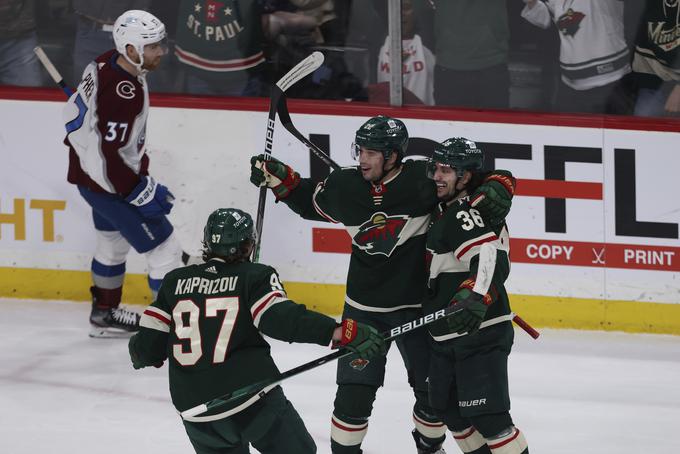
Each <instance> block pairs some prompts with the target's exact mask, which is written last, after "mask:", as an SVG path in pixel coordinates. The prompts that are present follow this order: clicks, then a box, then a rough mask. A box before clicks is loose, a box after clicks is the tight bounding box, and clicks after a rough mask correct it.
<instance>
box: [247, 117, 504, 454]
mask: <svg viewBox="0 0 680 454" xmlns="http://www.w3.org/2000/svg"><path fill="white" fill-rule="evenodd" d="M407 146H408V131H407V130H406V125H404V123H403V122H402V121H401V120H398V119H396V118H390V117H386V116H382V115H380V116H377V117H373V118H371V119H369V120H368V121H367V122H366V123H364V124H363V125H362V126H361V127H360V128H359V129H358V130H357V132H356V135H355V139H354V146H353V148H352V152H353V157H354V158H355V159H356V160H357V161H358V162H359V165H358V166H356V167H346V168H342V169H340V170H337V171H333V172H331V174H330V175H329V176H328V178H326V180H325V181H323V182H322V183H319V184H318V185H317V184H316V182H314V181H313V180H311V179H308V178H305V179H301V178H300V175H299V174H298V173H297V172H295V171H294V170H293V169H291V168H290V167H289V166H287V165H285V164H283V163H282V162H279V161H276V160H269V161H265V160H264V157H263V156H262V155H260V156H253V157H252V158H251V178H250V179H251V182H252V183H253V184H255V185H256V186H265V185H266V186H268V187H270V188H271V189H272V191H273V192H274V194H275V195H276V198H277V200H280V201H283V202H284V203H285V204H286V205H288V206H289V207H290V208H291V209H292V210H293V211H295V212H296V213H298V214H299V215H300V216H302V217H303V218H305V219H312V220H319V221H327V222H333V223H342V224H344V226H345V228H346V229H347V232H348V233H349V236H350V237H351V238H352V255H351V258H350V265H349V271H348V273H347V293H346V296H345V306H344V311H343V316H344V317H350V318H353V319H355V320H359V321H361V322H364V323H367V324H369V325H370V326H373V327H375V328H376V329H377V330H378V331H388V330H390V329H392V328H394V327H395V326H399V325H401V324H403V323H405V322H408V321H410V320H413V319H416V318H418V317H420V316H422V312H421V310H422V309H421V303H422V299H423V292H424V288H425V282H426V273H425V259H424V257H425V238H426V233H427V228H428V226H429V224H430V214H431V212H432V210H433V209H434V208H435V206H436V205H437V193H436V187H435V185H434V183H433V181H432V180H430V179H428V178H427V176H426V173H425V169H426V162H425V161H413V160H409V161H403V158H404V156H405V155H406V149H407ZM506 173H507V172H503V171H496V173H495V174H491V175H490V176H488V178H487V180H486V181H485V182H484V184H483V185H481V186H480V187H479V189H478V191H477V193H476V194H475V200H474V202H473V203H474V204H475V205H476V207H477V208H478V209H479V210H480V212H481V213H482V216H484V217H485V218H486V219H487V220H488V221H489V222H502V220H503V218H504V217H505V215H506V214H507V212H508V210H509V209H510V204H511V198H512V190H513V189H512V187H508V186H505V185H503V184H502V183H501V182H500V181H499V179H502V178H505V177H504V175H505V174H506ZM394 343H395V344H396V345H397V348H398V349H399V353H400V354H401V356H402V358H403V360H404V365H405V366H406V370H407V373H408V380H409V384H410V386H411V387H412V389H413V392H414V395H415V400H416V402H415V405H414V406H413V410H412V411H413V413H412V415H413V421H414V423H415V429H414V431H413V436H414V438H415V441H416V451H417V452H418V453H419V454H421V453H422V454H427V453H443V452H444V451H443V449H442V448H441V445H442V443H443V441H444V437H445V433H446V427H445V426H444V424H442V423H441V422H440V421H439V419H438V418H437V416H435V415H434V414H433V410H432V408H431V407H430V405H429V403H428V399H427V384H426V378H427V373H428V368H429V350H430V346H429V340H428V338H427V332H426V331H425V330H415V331H413V332H412V333H409V334H407V335H405V336H401V337H399V338H398V339H396V340H395V342H394ZM385 364H386V358H385V357H384V356H382V357H376V358H375V359H373V360H372V361H370V362H369V363H368V364H360V365H359V364H356V363H355V362H354V363H353V362H352V360H351V359H350V360H340V361H338V373H337V383H338V390H337V393H336V396H335V403H334V409H333V416H332V426H331V449H332V452H333V453H334V454H359V453H360V452H361V443H362V441H363V439H364V437H365V436H366V433H367V432H368V419H369V417H370V415H371V411H372V409H373V401H374V400H375V395H376V392H377V390H378V388H379V387H380V386H382V385H383V381H384V377H385Z"/></svg>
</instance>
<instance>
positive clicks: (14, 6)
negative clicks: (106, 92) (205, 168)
mask: <svg viewBox="0 0 680 454" xmlns="http://www.w3.org/2000/svg"><path fill="white" fill-rule="evenodd" d="M128 9H143V10H147V11H149V12H151V13H153V14H154V15H156V16H157V17H159V18H160V19H161V20H162V21H163V22H164V23H165V24H166V27H167V31H168V51H169V53H170V54H171V56H170V58H167V59H165V60H164V62H163V67H162V69H161V70H159V71H156V72H155V73H154V74H152V75H150V77H149V87H150V89H151V91H152V92H163V93H186V94H194V95H216V96H267V95H268V90H269V87H270V86H271V85H272V84H273V83H274V82H275V81H276V80H277V79H278V78H279V77H280V76H281V75H283V74H285V73H286V72H287V71H288V70H289V69H290V68H291V67H292V66H294V65H295V64H296V63H297V62H298V61H299V60H301V59H302V58H304V57H305V56H306V55H308V54H309V53H310V52H312V51H314V50H319V51H321V52H323V53H324V55H325V57H326V59H325V63H324V65H323V66H322V67H321V68H320V69H319V70H317V71H316V72H315V73H314V74H313V76H312V77H310V78H307V79H306V80H305V81H304V82H303V83H301V84H299V85H296V86H295V87H293V89H292V91H291V93H290V96H292V97H301V98H311V99H335V100H347V101H356V102H372V103H388V102H389V80H390V70H391V68H390V51H391V49H390V40H389V36H388V23H387V17H388V14H387V10H388V0H220V1H218V0H120V1H115V2H113V1H107V0H3V1H0V84H3V85H26V86H41V85H45V86H49V85H51V82H50V80H49V78H48V76H47V74H46V73H44V71H43V70H42V68H41V67H40V65H39V63H38V62H37V60H36V59H35V57H34V55H33V52H32V50H33V48H34V47H35V46H36V45H37V44H39V45H41V46H42V47H43V48H44V49H45V51H46V52H47V54H48V55H49V56H50V57H51V58H52V60H53V61H54V63H55V65H56V66H57V67H58V68H59V69H60V70H61V72H62V73H63V74H65V75H66V77H67V79H68V80H70V81H77V80H79V79H80V76H81V74H82V70H83V68H84V67H85V65H86V64H87V63H88V62H89V61H90V60H92V59H93V58H94V57H96V56H97V55H99V54H101V53H103V52H104V51H106V50H108V49H111V48H113V47H114V46H113V39H112V36H111V29H112V25H113V21H114V20H115V18H116V17H118V15H120V14H121V13H122V12H123V11H125V10H128ZM401 27H402V39H403V41H402V49H401V52H402V60H403V61H402V66H403V67H402V74H403V83H404V87H403V93H404V103H405V104H423V105H429V106H433V105H436V106H456V107H472V108H482V109H507V108H511V109H528V110H534V111H556V112H576V113H592V114H620V115H639V116H674V115H677V114H678V112H680V52H679V51H678V48H680V0H402V24H401Z"/></svg>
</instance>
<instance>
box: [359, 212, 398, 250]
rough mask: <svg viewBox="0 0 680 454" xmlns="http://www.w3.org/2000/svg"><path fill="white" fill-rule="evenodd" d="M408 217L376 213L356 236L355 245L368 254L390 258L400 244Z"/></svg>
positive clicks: (360, 228) (361, 227)
mask: <svg viewBox="0 0 680 454" xmlns="http://www.w3.org/2000/svg"><path fill="white" fill-rule="evenodd" d="M407 222H408V216H405V215H395V216H388V215H387V214H385V213H382V212H380V213H375V214H374V215H373V216H372V217H371V219H370V220H368V221H366V222H364V223H363V224H362V225H361V226H360V227H359V231H358V232H357V234H356V235H354V244H356V245H357V246H358V247H359V248H360V249H361V250H362V251H365V252H366V253H368V254H371V255H374V254H383V255H385V256H387V257H389V256H390V255H391V254H392V251H394V249H395V248H396V247H397V243H399V237H400V236H401V232H402V230H404V226H405V225H406V223H407Z"/></svg>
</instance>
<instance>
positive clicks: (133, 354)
mask: <svg viewBox="0 0 680 454" xmlns="http://www.w3.org/2000/svg"><path fill="white" fill-rule="evenodd" d="M136 337H137V335H136V334H135V335H134V336H132V337H131V338H130V340H129V341H128V351H129V352H130V359H131V360H132V367H134V368H135V369H141V368H143V367H146V364H144V363H143V362H142V360H141V359H140V358H139V354H137V349H136V348H135V341H136V340H137V339H136Z"/></svg>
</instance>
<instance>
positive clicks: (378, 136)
mask: <svg viewBox="0 0 680 454" xmlns="http://www.w3.org/2000/svg"><path fill="white" fill-rule="evenodd" d="M361 147H365V148H368V149H370V150H378V151H382V153H383V156H384V157H385V160H387V159H389V157H390V156H391V155H392V153H393V152H396V153H397V156H398V157H397V160H400V159H401V158H403V157H404V154H405V153H406V148H407V147H408V130H407V129H406V125H405V124H404V122H403V121H401V120H398V119H396V118H391V117H387V116H385V115H378V116H377V117H373V118H371V119H370V120H368V121H367V122H366V123H364V124H363V125H361V127H360V128H359V129H358V130H357V132H356V135H355V138H354V143H353V144H352V157H353V158H354V159H355V160H356V159H358V158H359V153H360V152H361Z"/></svg>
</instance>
